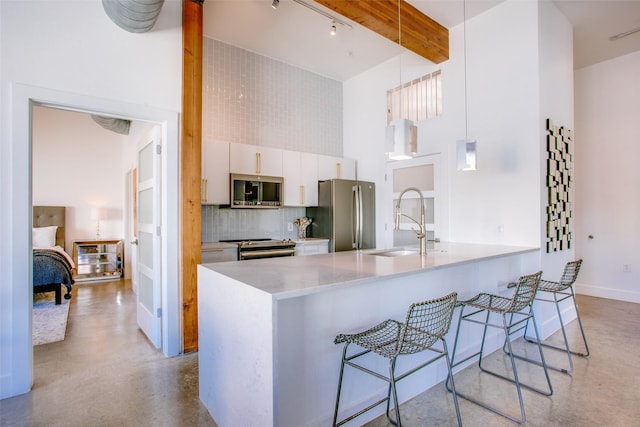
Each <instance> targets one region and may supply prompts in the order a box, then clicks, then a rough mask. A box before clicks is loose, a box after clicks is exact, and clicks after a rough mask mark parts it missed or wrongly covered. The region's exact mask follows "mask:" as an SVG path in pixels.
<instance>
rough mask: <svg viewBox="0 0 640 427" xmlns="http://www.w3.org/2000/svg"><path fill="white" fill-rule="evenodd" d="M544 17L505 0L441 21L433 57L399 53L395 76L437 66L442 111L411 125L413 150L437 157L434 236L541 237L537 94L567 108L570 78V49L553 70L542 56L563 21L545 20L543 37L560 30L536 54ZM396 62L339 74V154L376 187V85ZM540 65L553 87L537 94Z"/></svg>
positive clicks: (393, 80)
mask: <svg viewBox="0 0 640 427" xmlns="http://www.w3.org/2000/svg"><path fill="white" fill-rule="evenodd" d="M545 7H546V6H545ZM549 7H552V8H553V10H552V11H551V12H545V13H546V14H550V15H553V14H554V13H556V12H557V10H555V7H554V6H552V5H550V6H549ZM546 20H547V18H545V19H544V20H543V19H541V18H539V16H538V2H536V1H525V2H522V1H506V2H504V3H502V4H500V5H499V6H496V7H494V8H492V9H490V10H489V11H487V12H486V13H484V14H482V15H480V16H477V17H474V18H473V19H470V20H469V21H468V22H467V23H466V28H464V26H463V25H459V26H457V27H455V28H452V29H451V30H450V33H449V34H450V59H449V60H448V61H446V62H444V63H442V64H440V65H434V64H432V63H430V62H428V61H426V60H421V59H420V58H417V57H416V56H415V55H412V54H409V53H407V54H404V55H403V56H402V74H403V81H407V80H409V79H410V78H415V77H417V76H420V75H424V74H426V73H427V72H430V71H433V70H436V69H438V68H441V69H442V73H443V74H442V75H443V77H442V81H443V103H444V114H443V115H442V116H441V117H439V118H436V119H433V120H428V121H426V122H420V123H419V128H418V145H419V152H420V155H426V154H429V153H441V154H442V164H443V165H444V167H445V176H444V177H443V178H444V182H443V184H444V187H443V189H444V192H445V199H446V200H445V203H446V207H445V209H444V212H445V214H446V215H447V218H445V219H444V221H443V223H444V230H443V231H444V232H443V233H438V234H439V235H440V237H441V238H442V239H443V240H450V241H459V242H482V243H501V244H513V245H523V246H536V247H537V246H541V230H540V227H541V212H542V208H541V205H542V201H541V185H543V179H542V175H543V174H544V173H545V171H544V170H543V169H542V166H541V165H542V164H543V162H542V157H541V156H542V149H541V147H543V146H542V144H543V139H544V118H546V117H543V112H544V113H545V114H546V110H548V109H549V107H545V108H542V105H541V104H542V102H545V103H546V104H547V105H548V104H551V101H548V100H553V101H557V102H560V104H561V105H562V106H563V107H562V112H563V117H566V116H569V117H570V111H571V110H570V109H569V110H567V108H570V97H571V89H570V88H569V89H566V88H565V85H569V86H570V85H571V79H570V76H569V79H568V80H567V75H566V67H567V65H568V66H570V64H571V58H570V57H569V58H567V59H565V60H564V62H563V63H562V64H561V66H560V69H559V70H556V69H554V68H553V67H547V66H546V64H545V63H544V61H547V60H548V61H555V60H556V59H557V58H558V57H561V56H562V55H563V54H565V53H566V46H567V44H569V45H570V43H571V40H570V36H571V33H570V31H567V27H566V23H565V24H564V25H563V24H559V27H560V28H559V29H558V30H555V29H553V28H552V29H551V30H549V31H551V32H550V33H546V34H547V35H545V37H551V36H553V37H561V38H562V40H561V41H559V42H558V48H557V49H558V51H557V52H554V53H549V54H546V56H543V55H540V54H539V50H540V49H554V46H552V45H550V44H549V43H546V42H545V43H544V44H543V43H542V41H541V40H539V34H540V33H542V32H544V31H547V30H546V29H545V27H544V25H543V24H544V23H543V22H542V21H546ZM545 25H546V24H545ZM554 25H558V24H554ZM465 30H466V69H467V73H466V80H467V122H468V137H469V138H472V139H476V140H477V141H478V167H479V169H478V170H477V171H474V172H459V171H457V170H456V169H455V141H456V140H458V139H463V138H464V137H465V90H464V81H465V73H464V65H465V58H464V57H465V55H464V53H465V51H464V48H465V43H464V39H465V37H463V35H464V32H465ZM543 38H544V37H543ZM398 70H399V61H398V60H397V59H396V60H392V61H387V62H386V63H383V64H381V65H379V66H378V67H375V68H373V69H371V70H369V71H367V72H365V73H363V74H361V75H358V76H356V77H354V78H352V79H350V80H348V81H346V82H345V84H344V97H345V106H344V111H345V120H344V126H345V138H344V141H345V142H344V144H345V149H344V151H345V156H347V157H354V158H357V159H358V178H360V179H365V180H372V181H375V182H376V183H377V184H378V188H386V186H385V185H384V170H385V158H384V155H383V151H384V150H383V144H384V127H385V125H386V97H385V96H386V95H385V94H386V91H387V90H388V89H389V88H391V87H394V86H396V85H397V84H398ZM542 70H544V72H545V74H546V76H545V79H558V80H557V82H556V85H557V86H561V87H562V88H563V89H562V90H561V91H558V92H556V93H554V95H553V96H547V98H546V99H545V100H544V101H543V100H542V95H541V93H542V92H543V89H541V87H540V86H541V83H540V79H541V71H542ZM553 89H554V88H553V87H550V88H549V89H548V92H551V91H552V90H553ZM544 92H547V89H544ZM567 98H568V100H567ZM378 194H379V197H384V198H387V199H389V198H390V195H389V194H381V192H380V191H379V192H378ZM376 215H377V222H378V233H377V234H378V240H379V244H380V237H379V236H380V235H383V234H384V232H383V230H384V228H385V220H386V223H387V225H388V227H391V220H392V215H391V212H390V209H384V207H381V206H380V204H378V211H377V212H376Z"/></svg>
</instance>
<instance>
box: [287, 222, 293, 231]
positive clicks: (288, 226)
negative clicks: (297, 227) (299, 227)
mask: <svg viewBox="0 0 640 427" xmlns="http://www.w3.org/2000/svg"><path fill="white" fill-rule="evenodd" d="M287 230H288V231H293V223H292V222H290V223H289V224H287Z"/></svg>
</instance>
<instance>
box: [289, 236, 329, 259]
mask: <svg viewBox="0 0 640 427" xmlns="http://www.w3.org/2000/svg"><path fill="white" fill-rule="evenodd" d="M294 242H296V249H295V250H296V256H305V255H317V254H327V253H329V240H328V239H313V238H311V239H300V240H294Z"/></svg>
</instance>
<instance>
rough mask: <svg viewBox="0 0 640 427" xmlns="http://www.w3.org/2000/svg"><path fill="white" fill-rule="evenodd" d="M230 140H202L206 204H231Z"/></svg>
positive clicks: (204, 201)
mask: <svg viewBox="0 0 640 427" xmlns="http://www.w3.org/2000/svg"><path fill="white" fill-rule="evenodd" d="M229 146H230V144H229V143H228V142H218V141H203V142H202V200H201V202H202V203H204V204H212V205H225V204H229V190H230V184H229Z"/></svg>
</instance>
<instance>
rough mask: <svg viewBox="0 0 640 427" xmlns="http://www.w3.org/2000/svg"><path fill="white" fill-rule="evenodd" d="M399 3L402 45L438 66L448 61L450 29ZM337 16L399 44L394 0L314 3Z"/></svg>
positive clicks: (402, 2) (406, 4)
mask: <svg viewBox="0 0 640 427" xmlns="http://www.w3.org/2000/svg"><path fill="white" fill-rule="evenodd" d="M399 1H400V24H401V28H400V34H401V35H402V37H401V38H402V43H401V44H402V46H403V47H405V48H406V49H409V50H411V51H412V52H414V53H417V54H418V55H420V56H422V57H424V58H426V59H428V60H429V61H431V62H433V63H436V64H439V63H441V62H443V61H446V60H448V59H449V30H448V29H447V28H445V27H443V26H442V25H440V24H438V23H437V22H436V21H434V20H433V19H431V18H430V17H428V16H427V15H425V14H423V13H422V12H420V11H419V10H418V9H416V8H415V7H413V6H412V5H410V4H409V3H407V2H406V1H404V0H399ZM315 2H316V3H319V4H321V5H323V6H325V7H328V8H329V9H331V10H333V11H334V12H336V13H339V14H340V15H342V16H344V17H346V18H349V19H351V20H352V21H354V22H357V23H358V24H360V25H362V26H364V27H366V28H368V29H370V30H371V31H374V32H376V33H378V34H380V35H381V36H384V37H386V38H387V39H389V40H391V41H392V42H394V43H398V36H399V31H398V1H397V0H366V1H363V0H360V1H358V0H315Z"/></svg>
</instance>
